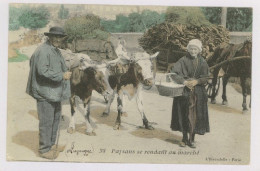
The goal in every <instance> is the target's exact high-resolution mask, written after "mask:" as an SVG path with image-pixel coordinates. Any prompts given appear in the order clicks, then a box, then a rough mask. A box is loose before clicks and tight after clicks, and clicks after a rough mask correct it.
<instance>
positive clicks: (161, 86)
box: [155, 73, 184, 97]
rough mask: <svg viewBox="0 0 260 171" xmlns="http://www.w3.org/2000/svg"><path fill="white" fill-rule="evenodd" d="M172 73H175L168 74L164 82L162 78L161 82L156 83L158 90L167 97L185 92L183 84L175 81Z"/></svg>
mask: <svg viewBox="0 0 260 171" xmlns="http://www.w3.org/2000/svg"><path fill="white" fill-rule="evenodd" d="M170 75H173V73H169V74H166V75H165V77H166V82H162V78H161V79H160V82H157V83H155V85H156V87H157V89H158V92H159V94H160V95H161V96H167V97H177V96H182V94H183V88H184V85H183V84H177V83H175V82H174V81H173V80H172V78H171V77H170Z"/></svg>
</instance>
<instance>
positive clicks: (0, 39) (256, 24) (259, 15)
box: [0, 0, 260, 171]
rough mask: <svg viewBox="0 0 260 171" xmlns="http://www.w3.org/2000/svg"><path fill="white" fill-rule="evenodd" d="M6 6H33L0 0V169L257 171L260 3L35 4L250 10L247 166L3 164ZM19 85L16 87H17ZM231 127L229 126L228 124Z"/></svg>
mask: <svg viewBox="0 0 260 171" xmlns="http://www.w3.org/2000/svg"><path fill="white" fill-rule="evenodd" d="M8 3H36V1H35V0H20V1H18V0H6V1H5V2H3V0H2V1H1V2H0V16H1V19H0V26H1V27H0V65H1V67H0V74H1V76H0V78H1V81H0V99H1V101H0V111H1V113H0V115H1V116H0V170H4V171H9V170H26V171H30V170H33V171H36V170H44V171H46V170H58V169H61V170H62V171H67V170H113V171H114V170H119V169H123V170H146V169H149V170H173V169H175V170H236V171H237V170H260V164H259V161H260V160H259V159H260V155H259V154H260V131H259V130H260V126H259V125H260V112H258V110H259V109H260V108H259V104H260V91H259V90H258V88H259V87H260V79H258V76H259V73H260V72H259V71H260V69H259V68H260V67H259V66H260V65H259V63H260V56H258V54H260V41H259V39H260V6H259V5H260V1H257V0H215V1H212V0H211V1H210V0H197V1H194V0H149V1H148V0H146V1H145V0H129V1H122V0H109V1H105V0H88V1H83V0H63V1H58V0H38V1H37V3H57V4H60V3H63V4H118V5H163V6H228V7H253V16H254V21H253V62H252V63H253V80H252V81H253V84H252V85H253V87H252V92H254V93H253V94H252V114H251V162H250V165H249V166H239V165H236V166H232V165H217V166H216V165H187V164H185V165H181V164H178V165H177V164H163V165H162V164H113V163H111V164H103V163H98V164H93V163H61V162H60V163H58V162H54V163H51V162H6V157H5V155H6V126H7V125H6V113H7V112H6V108H7V75H8V73H7V71H8V68H7V66H8V65H7V64H8V63H7V56H8ZM18 86H19V85H18ZM231 124H232V123H231Z"/></svg>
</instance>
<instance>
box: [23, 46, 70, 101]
mask: <svg viewBox="0 0 260 171" xmlns="http://www.w3.org/2000/svg"><path fill="white" fill-rule="evenodd" d="M66 71H67V68H66V65H65V62H64V58H63V57H62V55H61V53H60V51H59V50H58V49H57V48H55V47H54V46H52V45H51V44H50V42H49V41H47V42H45V43H43V44H42V45H41V46H39V47H38V48H37V49H36V50H35V52H34V53H33V55H32V57H31V60H30V73H29V77H28V83H27V88H26V93H28V94H29V95H31V96H32V97H34V98H35V99H37V100H40V101H42V100H47V101H50V102H60V101H62V100H65V99H68V98H69V97H70V82H69V81H68V80H66V81H65V80H63V74H64V72H66Z"/></svg>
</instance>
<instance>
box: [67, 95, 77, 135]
mask: <svg viewBox="0 0 260 171" xmlns="http://www.w3.org/2000/svg"><path fill="white" fill-rule="evenodd" d="M69 100H70V109H71V118H70V123H69V127H68V129H67V132H68V133H70V134H73V133H74V132H75V119H74V115H75V108H76V101H75V95H72V96H71V98H70V99H69Z"/></svg>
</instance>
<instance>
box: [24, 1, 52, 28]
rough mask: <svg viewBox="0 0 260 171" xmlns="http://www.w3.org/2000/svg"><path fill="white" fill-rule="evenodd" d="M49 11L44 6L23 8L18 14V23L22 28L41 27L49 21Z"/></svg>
mask: <svg viewBox="0 0 260 171" xmlns="http://www.w3.org/2000/svg"><path fill="white" fill-rule="evenodd" d="M49 17H50V13H49V11H48V9H47V8H46V7H44V6H40V7H35V8H30V7H26V8H24V9H23V12H22V14H21V15H20V16H19V23H20V25H21V26H23V27H24V28H30V29H38V28H43V27H45V26H46V25H47V24H48V23H49Z"/></svg>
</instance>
